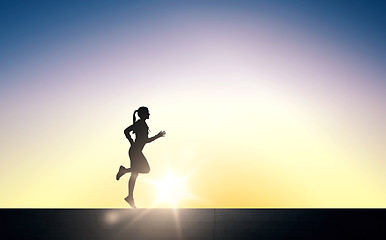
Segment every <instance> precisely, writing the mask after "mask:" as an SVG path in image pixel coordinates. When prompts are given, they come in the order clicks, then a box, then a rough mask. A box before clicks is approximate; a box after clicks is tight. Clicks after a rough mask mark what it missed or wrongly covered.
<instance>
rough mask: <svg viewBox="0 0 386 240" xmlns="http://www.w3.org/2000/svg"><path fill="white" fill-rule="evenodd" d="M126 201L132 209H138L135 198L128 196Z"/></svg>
mask: <svg viewBox="0 0 386 240" xmlns="http://www.w3.org/2000/svg"><path fill="white" fill-rule="evenodd" d="M125 201H126V202H127V203H128V204H129V205H130V206H131V207H132V208H137V207H136V206H135V203H134V198H133V197H130V196H127V197H125Z"/></svg>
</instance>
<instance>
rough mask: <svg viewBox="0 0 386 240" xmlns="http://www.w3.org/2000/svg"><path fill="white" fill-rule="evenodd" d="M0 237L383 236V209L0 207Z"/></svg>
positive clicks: (385, 236) (385, 216)
mask: <svg viewBox="0 0 386 240" xmlns="http://www.w3.org/2000/svg"><path fill="white" fill-rule="evenodd" d="M0 214H1V216H0V219H1V220H0V224H1V239H257V238H259V239H354V238H359V239H386V229H385V226H386V209H178V210H173V209H2V210H0Z"/></svg>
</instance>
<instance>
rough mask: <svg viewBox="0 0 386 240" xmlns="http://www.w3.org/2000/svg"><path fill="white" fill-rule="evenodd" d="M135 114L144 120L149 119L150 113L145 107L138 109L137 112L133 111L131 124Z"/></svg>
mask: <svg viewBox="0 0 386 240" xmlns="http://www.w3.org/2000/svg"><path fill="white" fill-rule="evenodd" d="M135 113H138V116H139V118H140V119H143V120H146V119H149V116H150V113H149V109H148V108H147V107H140V108H138V110H135V111H134V114H133V123H135Z"/></svg>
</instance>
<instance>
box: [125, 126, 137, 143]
mask: <svg viewBox="0 0 386 240" xmlns="http://www.w3.org/2000/svg"><path fill="white" fill-rule="evenodd" d="M131 131H133V125H131V126H129V127H127V128H126V129H125V130H124V131H123V133H124V134H125V136H126V138H127V140H129V142H130V145H133V143H134V140H133V139H132V138H131V136H130V132H131Z"/></svg>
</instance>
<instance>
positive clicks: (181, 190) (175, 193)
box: [152, 171, 190, 207]
mask: <svg viewBox="0 0 386 240" xmlns="http://www.w3.org/2000/svg"><path fill="white" fill-rule="evenodd" d="M187 180H188V177H186V176H178V175H176V174H174V173H172V172H170V171H167V172H166V174H165V176H164V177H163V178H162V179H161V180H159V181H154V182H152V185H153V186H154V187H155V188H156V190H157V192H158V197H157V199H156V203H155V204H158V203H167V204H170V205H171V206H173V207H178V203H179V202H180V201H181V200H183V199H185V198H188V197H189V196H190V194H189V193H188V191H187V187H186V183H187Z"/></svg>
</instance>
